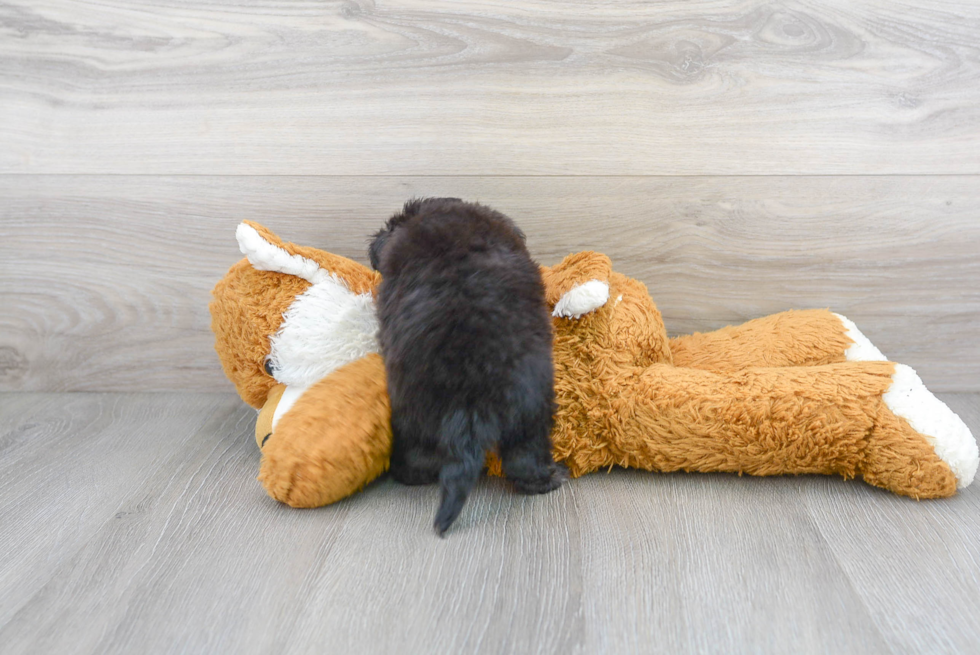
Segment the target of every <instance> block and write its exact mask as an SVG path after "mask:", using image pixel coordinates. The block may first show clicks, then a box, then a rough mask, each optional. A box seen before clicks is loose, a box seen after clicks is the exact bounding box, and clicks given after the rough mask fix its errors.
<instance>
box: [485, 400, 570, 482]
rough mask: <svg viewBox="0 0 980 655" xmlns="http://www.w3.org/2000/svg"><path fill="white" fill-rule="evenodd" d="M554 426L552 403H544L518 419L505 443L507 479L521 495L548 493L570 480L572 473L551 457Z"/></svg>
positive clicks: (503, 457)
mask: <svg viewBox="0 0 980 655" xmlns="http://www.w3.org/2000/svg"><path fill="white" fill-rule="evenodd" d="M552 422H553V420H552V414H551V403H550V402H549V403H542V404H540V406H538V407H535V408H534V409H533V411H531V412H527V413H524V415H523V417H520V418H518V420H517V422H516V424H515V425H513V426H512V427H511V429H510V430H509V431H508V432H507V433H505V434H504V435H503V439H501V442H500V460H501V463H502V464H503V470H504V476H506V477H507V479H508V480H510V481H511V483H512V484H513V485H514V488H515V489H517V491H519V492H521V493H525V494H543V493H548V492H549V491H552V490H553V489H557V488H558V487H559V486H561V483H562V482H564V481H565V480H567V479H568V469H567V468H565V465H564V464H561V463H559V462H556V461H555V460H554V458H553V457H552V455H551V428H552Z"/></svg>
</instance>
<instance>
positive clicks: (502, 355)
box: [370, 198, 564, 535]
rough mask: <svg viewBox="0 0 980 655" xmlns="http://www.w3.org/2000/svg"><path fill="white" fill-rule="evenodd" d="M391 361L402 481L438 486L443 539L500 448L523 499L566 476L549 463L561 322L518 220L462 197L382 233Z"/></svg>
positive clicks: (384, 337)
mask: <svg viewBox="0 0 980 655" xmlns="http://www.w3.org/2000/svg"><path fill="white" fill-rule="evenodd" d="M370 256H371V266H373V267H374V268H375V269H376V270H378V271H380V272H381V274H382V276H383V280H382V282H381V286H380V288H379V289H378V316H379V319H380V324H381V328H380V333H379V337H380V342H381V354H382V355H383V356H384V360H385V368H386V370H387V375H388V394H389V396H390V397H391V426H392V430H393V432H394V445H393V450H392V455H391V472H392V475H393V476H394V478H395V479H396V480H398V481H399V482H402V483H404V484H429V483H433V482H436V481H437V480H438V482H439V484H440V485H441V487H442V502H441V504H440V506H439V511H438V512H437V514H436V519H435V528H436V531H437V532H438V533H439V534H440V535H442V534H443V533H444V532H445V531H446V530H447V529H448V528H449V526H450V525H451V524H452V522H453V521H455V520H456V517H457V516H459V513H460V511H461V510H462V509H463V503H465V502H466V497H467V496H468V495H469V493H470V491H471V490H472V488H473V485H474V484H475V483H476V480H477V478H478V477H479V475H480V471H482V469H483V463H484V458H485V454H486V452H487V451H488V450H495V451H496V452H497V453H498V454H499V455H500V458H501V461H502V462H503V469H504V475H506V476H507V478H508V479H509V480H510V481H511V482H513V484H514V486H515V487H516V488H517V489H518V490H519V491H522V492H524V493H545V492H548V491H551V490H552V489H555V488H556V487H558V486H559V485H560V484H561V482H562V480H563V479H564V475H563V471H564V467H562V466H559V465H557V464H556V463H555V462H554V460H553V459H552V457H551V439H550V433H551V428H552V422H553V415H554V396H555V392H554V369H553V366H552V333H551V317H550V315H549V312H548V307H547V305H546V304H545V299H544V284H543V283H542V281H541V272H540V271H539V269H538V267H537V265H536V264H535V263H534V262H533V261H532V260H531V257H530V255H529V254H528V251H527V248H526V246H525V245H524V234H523V233H522V232H521V231H520V230H519V229H518V228H517V226H516V225H514V222H513V221H512V220H511V219H509V218H508V217H506V216H504V215H503V214H501V213H499V212H496V211H494V210H492V209H490V208H488V207H484V206H481V205H478V204H473V203H467V202H463V201H461V200H459V199H458V198H429V199H425V200H412V201H409V202H408V203H406V204H405V207H404V209H403V210H402V212H401V213H400V214H396V215H395V216H393V217H392V218H390V219H389V220H388V222H387V224H386V225H385V228H384V229H383V230H381V231H380V232H378V233H377V234H376V235H374V239H373V241H372V242H371V247H370Z"/></svg>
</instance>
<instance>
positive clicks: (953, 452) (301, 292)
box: [211, 221, 980, 507]
mask: <svg viewBox="0 0 980 655" xmlns="http://www.w3.org/2000/svg"><path fill="white" fill-rule="evenodd" d="M237 237H238V243H239V246H240V248H241V251H242V253H244V254H245V256H246V258H245V259H243V260H242V261H240V262H238V263H237V264H235V265H234V266H233V267H232V268H231V270H230V271H229V272H228V274H227V275H226V276H225V277H224V278H223V279H222V280H221V281H220V282H219V283H218V284H217V286H216V287H215V289H214V294H213V301H212V303H211V315H212V328H213V330H214V333H215V336H216V349H217V351H218V355H219V357H220V359H221V363H222V366H223V367H224V371H225V373H226V374H227V375H228V377H229V378H230V379H231V381H232V382H233V383H234V384H235V387H236V389H237V390H238V393H239V395H241V397H242V399H243V400H244V401H245V402H246V403H248V404H249V405H251V406H253V407H255V408H257V409H258V410H260V411H259V415H258V419H257V421H256V428H255V436H256V442H257V443H258V445H259V448H260V449H261V450H262V464H261V470H260V474H259V479H260V480H261V481H262V484H263V485H264V486H265V488H266V490H267V491H268V493H269V495H271V496H272V497H273V498H275V499H277V500H279V501H282V502H284V503H288V504H289V505H292V506H294V507H318V506H321V505H326V504H329V503H332V502H335V501H337V500H340V499H341V498H344V497H346V496H348V495H350V494H352V493H354V492H356V491H357V490H359V489H360V488H362V487H363V486H364V485H365V484H367V483H368V482H370V481H371V480H373V479H374V478H376V477H377V476H379V475H381V474H382V473H383V472H384V471H385V469H386V468H387V464H388V454H389V452H390V448H391V427H390V410H389V405H388V398H387V393H386V387H385V370H384V363H383V362H382V360H381V357H380V355H378V353H377V350H378V344H377V342H376V336H375V335H376V331H377V322H376V319H375V312H374V296H373V293H374V290H375V288H376V287H377V285H378V282H379V280H380V278H379V276H378V274H377V273H375V272H373V271H371V270H370V269H368V268H366V267H365V266H362V265H360V264H358V263H356V262H353V261H351V260H349V259H346V258H343V257H339V256H337V255H333V254H330V253H327V252H323V251H321V250H317V249H315V248H308V247H303V246H296V245H293V244H290V243H284V242H282V241H281V240H280V239H279V238H278V237H277V236H276V235H274V234H273V233H272V232H270V231H269V230H267V229H266V228H264V227H262V226H261V225H258V224H256V223H251V222H247V221H246V222H244V223H242V224H241V225H239V226H238V231H237ZM542 273H543V276H544V281H545V286H546V290H547V299H548V302H549V303H550V305H551V306H552V308H553V316H554V319H553V320H554V330H555V356H554V361H555V387H556V389H555V391H556V402H557V405H558V409H557V413H556V416H555V429H554V432H553V434H552V439H553V442H554V456H555V459H556V460H560V461H563V462H564V463H565V464H566V465H567V466H568V468H569V470H570V471H571V474H572V475H573V476H574V477H577V476H580V475H583V474H585V473H589V472H592V471H596V470H600V469H608V468H610V467H611V466H623V467H632V468H640V469H646V470H650V471H677V470H683V471H703V472H709V471H715V472H717V471H727V472H737V473H748V474H752V475H781V474H790V473H797V474H798V473H820V474H838V475H842V476H843V477H844V478H853V477H856V476H861V477H862V478H863V479H864V480H865V481H866V482H868V483H870V484H873V485H875V486H878V487H882V488H885V489H888V490H890V491H893V492H895V493H898V494H902V495H905V496H911V497H912V498H917V499H918V498H940V497H944V496H950V495H952V494H954V493H955V492H956V489H957V488H958V487H960V488H962V487H965V486H967V485H969V484H970V483H971V482H972V481H973V477H974V475H975V474H976V471H977V464H978V459H980V458H978V451H977V444H976V441H975V440H974V438H973V435H972V434H971V433H970V431H969V429H968V428H967V427H966V425H965V424H964V423H963V421H962V420H960V418H959V417H958V416H957V415H956V414H954V413H953V412H952V411H951V410H950V409H949V408H948V407H947V406H946V405H945V404H944V403H942V402H941V401H940V400H938V399H937V398H936V397H935V396H933V395H932V393H930V392H929V390H928V389H926V387H925V386H924V385H923V384H922V381H921V380H920V379H919V377H918V376H917V375H916V374H915V372H914V371H913V370H912V369H911V368H909V367H907V366H903V365H901V364H894V363H892V362H889V361H886V360H885V358H884V357H883V356H882V354H881V353H880V352H879V351H878V349H877V348H875V346H874V345H873V344H872V343H871V342H870V341H869V340H868V339H867V338H866V337H865V336H864V335H862V334H861V332H860V331H858V329H857V327H856V326H855V325H854V324H853V323H851V322H850V321H849V320H847V319H846V318H844V317H843V316H840V315H837V314H834V313H832V312H830V311H826V310H808V311H790V312H784V313H781V314H775V315H773V316H768V317H765V318H760V319H756V320H753V321H749V322H748V323H745V324H744V325H740V326H732V327H726V328H723V329H721V330H718V331H716V332H710V333H706V334H693V335H689V336H683V337H677V338H674V339H668V338H667V333H666V330H665V328H664V325H663V321H662V320H661V317H660V313H659V312H658V311H657V308H656V306H655V305H654V303H653V301H652V300H651V298H650V296H649V294H648V293H647V290H646V287H644V285H643V284H641V283H640V282H638V281H636V280H633V279H630V278H627V277H625V276H623V275H621V274H619V273H616V272H614V271H613V270H612V266H611V263H610V261H609V259H608V258H607V257H605V256H604V255H601V254H598V253H594V252H583V253H578V254H574V255H569V256H568V257H566V258H565V259H564V260H563V261H562V262H561V263H559V264H558V265H556V266H552V267H542ZM489 469H490V472H491V473H497V474H499V462H498V461H497V460H496V459H495V457H494V456H493V455H492V454H490V457H489Z"/></svg>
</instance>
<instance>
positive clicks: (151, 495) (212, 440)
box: [0, 393, 980, 654]
mask: <svg viewBox="0 0 980 655" xmlns="http://www.w3.org/2000/svg"><path fill="white" fill-rule="evenodd" d="M942 398H943V399H944V400H945V401H946V402H947V403H949V404H950V405H951V407H952V408H953V409H954V410H955V411H957V412H959V413H960V414H961V415H962V416H963V417H964V419H965V420H966V421H967V423H968V424H969V425H970V427H971V428H972V429H973V430H974V432H975V433H976V432H980V394H944V395H942ZM253 420H254V413H253V412H252V410H250V409H247V408H245V407H244V406H243V405H242V404H241V402H240V401H239V400H238V399H237V398H236V397H235V396H234V395H231V394H189V393H157V394H87V393H65V394H41V393H20V394H17V393H6V394H0V421H2V423H0V424H2V426H3V427H2V429H0V525H2V526H3V530H2V532H0V548H2V551H3V552H4V557H3V558H0V650H2V652H4V653H5V654H14V653H66V652H72V653H100V654H101V653H133V652H146V653H151V652H152V653H178V652H190V653H217V652H227V653H313V652H336V653H341V652H342V653H369V652H375V653H376V652H390V653H395V652H398V653H430V652H431V653H435V652H440V653H462V652H477V651H479V652H485V653H557V652H561V653H624V652H664V653H676V652H694V651H697V652H757V653H786V652H812V653H826V652H834V653H908V652H943V653H974V652H976V646H977V644H978V643H980V485H974V486H972V487H970V488H968V489H966V490H965V491H964V492H962V493H960V494H959V495H957V496H956V497H954V498H951V499H947V500H941V501H929V502H915V501H911V500H908V499H906V498H900V497H898V496H894V495H891V494H889V493H886V492H883V491H880V490H877V489H874V488H872V487H869V486H866V485H864V484H863V483H861V482H857V481H849V482H845V481H842V480H840V479H838V478H829V477H817V476H813V477H790V478H750V477H747V476H746V477H737V476H734V475H698V474H672V475H656V474H650V473H644V472H636V471H621V470H617V471H613V472H612V473H610V474H593V475H590V476H586V477H584V478H581V479H579V480H575V481H572V482H570V483H569V484H567V485H566V486H564V487H563V488H562V489H560V490H559V491H558V492H556V493H553V494H550V495H547V496H541V497H524V496H519V495H516V494H513V493H511V492H510V491H509V490H508V489H507V488H506V487H505V485H504V484H503V483H502V482H500V481H499V480H484V481H483V482H482V483H481V484H480V486H479V488H478V489H477V491H476V492H475V493H474V495H473V497H472V499H471V501H470V503H469V504H468V505H467V507H466V509H465V510H464V513H463V516H462V517H461V519H460V521H459V523H458V526H457V528H455V529H454V530H453V532H452V533H451V535H450V536H449V537H448V538H447V539H445V540H440V539H439V538H437V537H436V536H435V535H434V533H433V532H432V530H431V527H430V526H431V519H432V516H433V514H434V511H435V506H436V502H437V495H436V490H435V489H434V488H408V487H402V486H399V485H397V484H394V483H393V482H391V481H390V480H387V479H384V480H382V481H380V482H378V483H375V484H373V485H371V486H370V487H369V488H368V489H367V490H365V491H364V492H362V493H360V494H358V495H356V496H355V497H353V498H351V499H348V500H346V501H344V502H341V503H338V504H336V505H334V506H330V507H326V508H321V509H317V510H293V509H290V508H288V507H285V506H283V505H280V504H278V503H276V502H274V501H272V500H271V499H269V498H268V497H267V496H265V494H264V492H263V490H262V489H261V487H260V486H259V484H258V483H257V482H256V481H255V474H256V470H257V466H258V460H259V453H258V450H257V449H256V447H255V444H254V441H253V438H252V434H251V430H252V421H253Z"/></svg>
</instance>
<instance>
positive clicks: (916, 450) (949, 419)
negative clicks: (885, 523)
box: [862, 364, 980, 498]
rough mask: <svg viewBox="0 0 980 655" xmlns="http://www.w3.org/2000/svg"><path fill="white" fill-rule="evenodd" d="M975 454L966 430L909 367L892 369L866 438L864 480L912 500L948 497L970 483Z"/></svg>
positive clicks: (977, 459) (978, 455) (977, 460)
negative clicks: (910, 497) (890, 377)
mask: <svg viewBox="0 0 980 655" xmlns="http://www.w3.org/2000/svg"><path fill="white" fill-rule="evenodd" d="M978 463H980V452H978V449H977V442H976V441H975V440H974V438H973V435H972V434H971V432H970V429H969V428H968V427H967V426H966V424H965V423H964V422H963V420H962V419H960V417H959V416H957V415H956V414H955V413H954V412H953V411H952V410H951V409H950V408H949V407H947V406H946V404H945V403H944V402H942V401H941V400H939V399H938V398H936V397H935V396H934V395H933V394H932V393H931V392H930V391H929V390H928V389H927V388H926V386H925V385H924V384H923V383H922V380H921V379H919V376H918V375H916V373H915V371H914V370H912V369H911V368H910V367H908V366H905V365H903V364H896V365H895V372H894V373H893V374H892V384H891V386H890V387H889V389H888V390H887V391H886V392H885V393H884V394H883V395H882V397H881V401H880V403H879V406H878V415H877V417H876V420H875V434H874V438H873V439H869V442H868V450H867V455H866V460H865V463H864V466H863V469H864V470H863V472H862V474H863V477H864V479H865V480H867V481H868V482H870V483H871V484H874V485H877V486H880V487H885V488H887V489H891V490H892V491H895V492H896V493H900V494H903V495H906V496H912V497H913V498H939V497H944V496H950V495H952V494H953V492H954V491H955V489H956V488H960V489H962V488H964V487H967V486H969V485H970V483H971V482H973V479H974V477H975V476H976V472H977V465H978Z"/></svg>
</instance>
